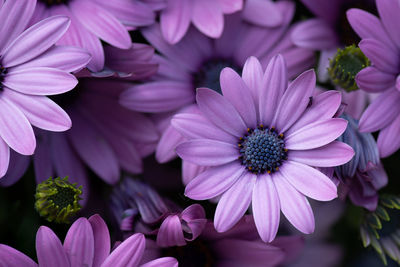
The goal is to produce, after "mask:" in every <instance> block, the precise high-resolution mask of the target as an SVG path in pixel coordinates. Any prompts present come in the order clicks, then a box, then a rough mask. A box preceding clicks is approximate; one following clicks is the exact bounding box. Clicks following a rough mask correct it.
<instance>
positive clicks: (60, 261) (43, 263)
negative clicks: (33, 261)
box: [36, 226, 70, 267]
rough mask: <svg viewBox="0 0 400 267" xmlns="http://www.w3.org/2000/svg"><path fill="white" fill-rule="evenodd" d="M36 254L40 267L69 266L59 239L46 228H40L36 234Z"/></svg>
mask: <svg viewBox="0 0 400 267" xmlns="http://www.w3.org/2000/svg"><path fill="white" fill-rule="evenodd" d="M36 254H37V257H38V262H39V265H40V267H54V266H57V267H69V266H70V265H69V261H68V257H67V253H66V252H65V250H64V248H63V246H62V245H61V242H60V239H58V237H57V236H56V234H55V233H54V232H53V231H52V230H51V229H50V228H48V227H46V226H40V228H39V230H38V231H37V233H36Z"/></svg>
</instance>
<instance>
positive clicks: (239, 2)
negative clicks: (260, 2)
mask: <svg viewBox="0 0 400 267" xmlns="http://www.w3.org/2000/svg"><path fill="white" fill-rule="evenodd" d="M218 2H219V4H220V6H221V9H222V12H224V14H232V13H235V12H236V11H239V10H242V8H243V0H218Z"/></svg>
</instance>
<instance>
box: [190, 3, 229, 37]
mask: <svg viewBox="0 0 400 267" xmlns="http://www.w3.org/2000/svg"><path fill="white" fill-rule="evenodd" d="M192 22H193V24H194V25H195V26H196V28H197V29H198V30H199V31H200V32H202V33H204V34H205V35H207V36H208V37H211V38H219V37H221V34H222V31H223V29H224V14H223V13H222V10H221V8H220V6H219V5H218V4H216V1H215V0H193V7H192Z"/></svg>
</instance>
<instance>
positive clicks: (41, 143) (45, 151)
mask: <svg viewBox="0 0 400 267" xmlns="http://www.w3.org/2000/svg"><path fill="white" fill-rule="evenodd" d="M34 132H35V135H36V138H37V146H36V150H35V155H34V156H33V166H34V169H35V178H36V183H38V184H39V183H41V182H43V181H45V180H46V179H48V178H49V177H53V175H54V174H55V173H54V168H53V164H49V162H51V160H52V158H51V157H52V155H51V147H50V138H49V137H50V135H51V133H50V132H47V131H44V130H40V129H35V131H34Z"/></svg>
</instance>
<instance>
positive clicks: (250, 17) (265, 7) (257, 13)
mask: <svg viewBox="0 0 400 267" xmlns="http://www.w3.org/2000/svg"><path fill="white" fill-rule="evenodd" d="M242 16H243V18H244V19H245V20H246V21H248V22H250V23H252V24H255V25H258V26H262V27H276V26H280V25H281V24H282V23H283V15H282V13H281V11H280V10H279V8H278V7H277V6H276V4H275V3H274V2H272V1H263V0H247V1H246V3H245V5H244V9H243V12H242Z"/></svg>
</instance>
